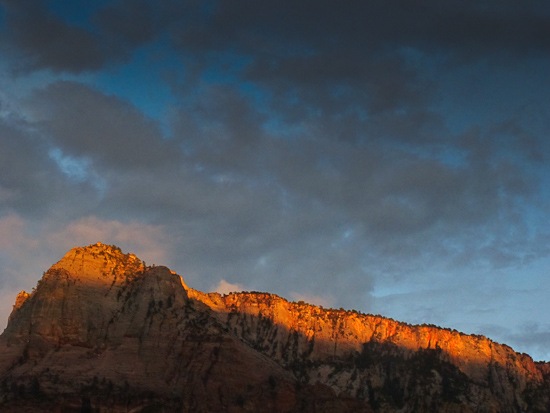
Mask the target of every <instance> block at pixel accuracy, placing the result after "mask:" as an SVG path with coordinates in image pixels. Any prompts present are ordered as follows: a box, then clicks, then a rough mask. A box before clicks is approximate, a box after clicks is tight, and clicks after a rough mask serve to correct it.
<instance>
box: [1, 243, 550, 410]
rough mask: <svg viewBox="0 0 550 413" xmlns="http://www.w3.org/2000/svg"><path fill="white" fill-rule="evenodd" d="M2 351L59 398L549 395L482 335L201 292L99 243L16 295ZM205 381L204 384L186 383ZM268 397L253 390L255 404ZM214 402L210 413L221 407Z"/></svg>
mask: <svg viewBox="0 0 550 413" xmlns="http://www.w3.org/2000/svg"><path fill="white" fill-rule="evenodd" d="M0 346H1V347H2V348H3V352H0V373H2V371H3V372H4V374H5V375H6V376H5V377H6V379H5V380H7V381H10V383H12V382H13V383H19V382H20V381H23V382H24V381H25V380H29V378H30V377H40V378H41V380H44V383H46V384H45V385H44V386H46V387H44V388H45V389H49V391H50V392H52V394H54V393H55V392H58V391H61V388H60V387H59V386H60V385H59V384H56V383H54V382H53V381H52V380H53V377H67V381H66V382H64V384H63V386H62V387H63V391H65V392H69V393H70V391H74V392H78V391H80V390H81V388H82V386H84V387H86V386H89V385H90V381H92V382H94V380H97V377H103V378H104V379H105V380H109V381H111V382H113V383H115V382H116V381H117V380H118V381H120V380H122V381H123V382H126V383H127V385H128V386H129V387H131V388H135V389H141V390H144V389H147V391H151V392H153V393H154V394H158V395H162V397H164V398H166V397H175V396H174V395H175V394H177V395H179V396H178V397H179V398H185V397H191V396H190V395H189V394H187V393H185V394H186V395H183V393H182V388H184V387H185V388H186V389H189V388H191V389H195V390H193V391H196V392H198V393H197V394H200V397H204V398H208V397H209V396H208V394H209V392H210V391H212V392H219V391H222V390H219V389H218V387H217V386H221V385H222V384H224V383H225V384H224V385H227V383H232V384H230V385H229V388H232V389H233V390H234V389H236V388H241V387H242V386H244V385H245V382H246V381H250V380H252V381H254V380H256V381H258V383H259V382H262V383H264V382H267V383H268V384H267V386H268V389H269V388H271V390H270V391H271V393H273V394H278V395H279V396H277V397H275V396H273V397H275V399H274V400H277V402H273V403H275V404H273V405H272V411H284V410H281V406H283V405H284V406H287V407H288V406H290V407H288V409H289V410H288V411H293V410H292V409H293V407H292V406H295V403H298V401H297V400H298V399H300V397H306V396H304V395H303V394H302V393H300V392H298V390H296V389H295V387H294V386H295V384H292V383H301V385H306V386H320V385H321V386H325V387H326V389H325V390H323V391H324V392H326V391H329V393H330V394H333V396H330V397H343V395H346V397H350V398H351V400H353V403H352V405H353V409H357V408H358V406H363V407H365V409H367V408H368V409H371V408H376V409H378V410H377V411H394V410H392V409H393V408H394V407H395V408H396V409H397V408H404V409H405V410H402V411H434V410H433V409H434V406H435V407H436V408H437V411H475V409H474V408H475V406H476V405H479V404H483V405H484V406H485V407H487V410H486V411H489V412H492V411H495V412H497V411H499V412H500V411H511V412H512V411H517V409H518V408H520V409H527V408H529V406H530V403H531V404H532V403H534V401H533V400H535V401H536V403H539V404H540V403H542V404H544V403H546V402H547V401H548V400H549V399H550V391H549V392H548V393H545V391H546V390H544V391H543V390H541V389H546V388H547V387H548V383H546V381H545V380H546V379H545V374H543V373H544V372H545V371H546V370H548V369H546V368H545V367H544V366H542V365H537V364H535V363H534V362H533V361H532V359H531V358H530V357H529V356H527V355H524V354H518V353H516V352H514V351H513V350H512V349H511V348H510V347H508V346H505V345H501V344H498V343H495V342H493V341H491V340H489V339H487V338H485V337H482V336H470V335H465V334H462V333H460V332H458V331H455V330H449V329H442V328H439V327H436V326H427V325H422V326H412V325H408V324H405V323H401V322H398V321H395V320H392V319H388V318H384V317H381V316H373V315H367V314H360V313H358V312H356V311H344V310H342V309H341V310H334V309H324V308H322V307H317V306H313V305H309V304H306V303H304V302H298V303H295V302H289V301H287V300H285V299H283V298H281V297H279V296H276V295H273V294H269V293H258V292H248V293H232V294H228V295H223V296H222V295H220V294H217V293H209V294H205V293H202V292H200V291H197V290H194V289H192V288H189V287H187V286H186V285H185V283H184V282H183V280H182V278H181V277H180V276H179V275H177V274H175V273H174V272H173V271H170V270H169V269H168V268H166V267H162V266H159V267H147V266H145V265H144V263H143V262H142V261H141V260H139V259H138V258H137V257H136V256H135V255H132V254H124V253H122V251H120V249H118V248H117V247H114V246H108V245H103V244H100V243H98V244H94V245H91V246H88V247H84V248H74V249H72V250H71V251H69V252H68V253H67V254H66V255H65V256H64V257H63V258H62V259H61V260H60V261H59V262H58V263H56V264H54V265H53V266H52V267H51V268H50V270H48V271H47V272H46V273H45V274H44V277H43V278H42V280H41V281H40V282H39V283H38V286H37V288H36V289H35V290H33V292H32V293H31V294H28V293H26V292H21V293H20V294H19V295H18V296H17V299H16V303H15V305H14V310H13V312H12V315H11V316H10V320H9V324H8V327H7V328H6V330H5V332H4V334H3V335H2V336H1V338H0ZM14 366H15V367H14ZM182 366H184V367H185V368H184V367H182ZM237 366H238V367H237ZM182 369H184V370H182ZM185 369H187V370H185ZM205 369H206V370H205ZM191 371H194V372H195V373H193V375H191V376H190V374H191V373H189V372H191ZM54 372H55V373H54ZM212 372H216V373H215V374H214V373H212ZM237 372H238V374H237ZM217 374H219V375H221V377H223V379H221V378H220V377H218V378H216V375H217ZM36 375H38V376H36ZM68 376H70V378H68ZM0 377H2V376H0ZM74 377H78V379H77V380H76V381H75V379H74ZM94 377H95V379H94ZM269 377H272V378H271V379H269ZM199 378H200V381H201V383H203V384H201V385H200V386H199V387H200V388H201V389H202V390H197V388H195V387H193V386H191V387H189V383H194V380H199ZM275 378H277V379H275ZM274 382H280V383H287V384H285V386H284V389H285V390H283V387H281V388H280V389H279V390H278V392H276V391H275V387H276V386H274V385H273V383H274ZM6 383H7V382H6ZM186 383H187V384H186ZM269 383H271V384H269ZM264 385H265V383H264V384H258V386H260V388H261V386H264ZM79 386H80V387H79ZM186 386H187V387H186ZM231 386H233V387H231ZM245 387H246V386H245ZM86 388H87V387H86ZM71 389H73V390H71ZM79 389H80V390H79ZM216 389H218V390H216ZM292 389H293V390H292ZM120 391H121V392H122V391H123V390H120ZM186 391H191V390H186ZM224 391H230V390H228V389H227V388H226V390H224ZM304 391H305V390H304ZM308 391H310V390H308ZM262 392H263V391H262ZM262 392H259V393H257V394H256V393H254V395H251V396H250V397H251V398H253V399H254V398H255V399H254V400H256V402H257V403H259V404H258V406H260V405H262V406H263V403H264V401H262V396H261V394H264V393H262ZM296 392H298V393H296ZM311 392H313V393H307V394H310V395H311V394H314V393H315V392H314V391H313V390H311ZM75 394H76V393H75ZM396 395H398V396H396ZM196 396H197V395H195V396H194V397H196ZM113 397H114V396H113ZM307 397H310V396H307ZM170 400H172V399H170ZM178 400H179V399H178ZM292 400H294V401H292ZM218 402H219V401H216V402H215V403H214V402H212V403H214V404H212V405H210V407H211V409H214V410H219V409H220V408H223V406H221V405H218V404H216V403H218ZM113 403H114V402H113ZM174 403H175V402H174ZM293 403H294V404H293ZM350 403H351V402H350ZM419 403H420V404H419ZM434 403H435V404H434ZM1 406H2V405H1V399H0V407H1ZM220 406H221V407H220ZM243 406H244V404H243ZM243 406H241V407H243ZM350 406H351V405H350ZM384 406H385V407H384ZM392 406H393V407H392ZM407 406H409V407H410V408H411V409H413V407H411V406H414V409H416V410H414V409H413V410H407ZM503 406H512V407H511V410H506V408H503ZM264 407H265V406H264ZM348 407H349V406H348ZM243 409H244V407H243ZM341 409H344V410H340V411H346V410H345V408H344V407H341ZM350 409H351V407H350ZM376 409H375V410H376ZM430 409H431V410H430ZM514 409H516V410H514ZM222 410H223V409H222ZM236 411H240V410H236ZM242 411H245V410H242ZM268 411H269V410H268ZM319 411H322V410H319ZM327 411H330V409H329V410H327ZM350 411H355V410H350ZM365 411H370V410H365Z"/></svg>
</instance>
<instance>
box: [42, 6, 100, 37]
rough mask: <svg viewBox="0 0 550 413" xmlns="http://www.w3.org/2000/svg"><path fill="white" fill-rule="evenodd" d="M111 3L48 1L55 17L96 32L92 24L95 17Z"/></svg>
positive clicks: (49, 8)
mask: <svg viewBox="0 0 550 413" xmlns="http://www.w3.org/2000/svg"><path fill="white" fill-rule="evenodd" d="M109 3H110V1H109V0H94V1H63V0H48V1H47V7H48V10H49V11H50V12H52V13H53V14H54V15H56V16H57V17H59V18H61V19H62V20H63V21H65V22H67V23H68V24H71V25H76V26H79V27H83V28H85V29H88V30H91V31H94V30H95V27H94V25H93V24H92V17H93V15H94V14H95V13H96V12H97V11H98V10H100V9H101V8H103V7H104V6H106V5H107V4H109Z"/></svg>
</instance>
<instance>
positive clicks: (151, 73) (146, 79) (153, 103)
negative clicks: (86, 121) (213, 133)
mask: <svg viewBox="0 0 550 413" xmlns="http://www.w3.org/2000/svg"><path fill="white" fill-rule="evenodd" d="M159 62H162V65H159V64H158V63H159ZM182 70H184V68H183V66H182V63H181V61H180V60H179V59H178V57H177V56H169V53H167V52H166V51H164V50H163V49H162V47H160V46H159V44H158V43H153V44H150V45H146V46H144V47H141V48H139V49H137V50H136V51H135V52H134V54H133V56H132V58H131V59H130V61H128V62H127V63H124V64H118V65H114V66H112V67H108V68H106V69H104V70H102V71H100V72H98V73H95V74H93V75H91V76H89V78H88V79H86V80H85V82H86V83H89V84H91V86H93V87H96V88H98V89H99V90H101V91H102V92H103V93H105V94H107V95H114V96H117V97H118V98H120V99H122V100H125V101H127V102H130V103H131V104H132V105H134V106H135V107H136V108H138V109H139V110H140V111H142V112H143V113H144V114H145V115H146V116H147V117H149V118H152V119H155V120H156V121H158V122H159V124H160V125H161V128H162V130H163V132H164V133H165V135H166V134H168V133H169V131H168V125H167V116H168V112H169V109H170V107H171V106H172V105H175V104H176V103H177V97H176V96H175V94H174V93H173V91H172V88H171V87H170V84H169V83H168V82H167V78H168V77H169V76H170V72H171V71H182Z"/></svg>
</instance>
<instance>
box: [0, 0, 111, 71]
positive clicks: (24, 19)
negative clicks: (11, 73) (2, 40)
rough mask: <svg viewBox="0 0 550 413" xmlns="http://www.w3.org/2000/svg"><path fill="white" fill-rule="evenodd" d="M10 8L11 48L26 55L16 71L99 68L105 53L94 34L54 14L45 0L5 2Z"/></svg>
mask: <svg viewBox="0 0 550 413" xmlns="http://www.w3.org/2000/svg"><path fill="white" fill-rule="evenodd" d="M1 4H3V5H4V7H5V10H6V18H5V20H6V28H5V29H4V32H5V33H4V36H5V37H7V39H8V41H10V42H11V44H10V43H8V44H9V46H8V49H9V50H11V51H15V53H16V55H22V57H23V60H21V61H20V62H19V63H18V64H17V65H16V67H15V70H25V71H26V70H29V69H42V68H48V69H52V70H54V71H69V72H76V73H79V72H82V71H85V70H92V69H99V68H100V67H101V66H102V65H103V63H104V62H105V57H106V56H105V55H104V52H103V51H102V50H101V47H100V45H99V43H98V41H97V39H96V38H95V37H94V34H93V33H91V32H90V31H87V30H85V29H83V28H81V27H78V26H75V25H72V24H69V23H67V22H65V21H63V20H62V19H61V18H59V17H57V16H55V15H54V14H53V13H51V12H50V11H49V10H48V9H47V7H46V4H45V2H43V1H28V0H22V1H12V0H4V1H2V2H1Z"/></svg>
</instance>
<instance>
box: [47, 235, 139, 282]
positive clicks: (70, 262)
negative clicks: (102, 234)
mask: <svg viewBox="0 0 550 413" xmlns="http://www.w3.org/2000/svg"><path fill="white" fill-rule="evenodd" d="M56 270H63V271H66V272H67V273H68V274H70V275H72V276H75V277H77V278H78V279H80V280H87V281H96V282H97V281H100V282H101V281H102V282H112V280H119V281H120V280H121V279H123V278H124V277H125V276H128V275H133V274H137V273H141V272H143V271H144V270H145V264H144V262H143V261H141V260H140V259H139V258H138V257H136V256H135V255H134V254H125V253H123V252H122V250H121V249H120V248H118V247H116V246H114V245H106V244H102V243H100V242H98V243H95V244H92V245H88V246H86V247H76V248H73V249H71V250H70V251H69V252H67V253H66V254H65V256H64V257H63V258H61V260H59V261H58V262H57V263H56V264H54V265H53V266H52V267H51V268H50V271H56Z"/></svg>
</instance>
